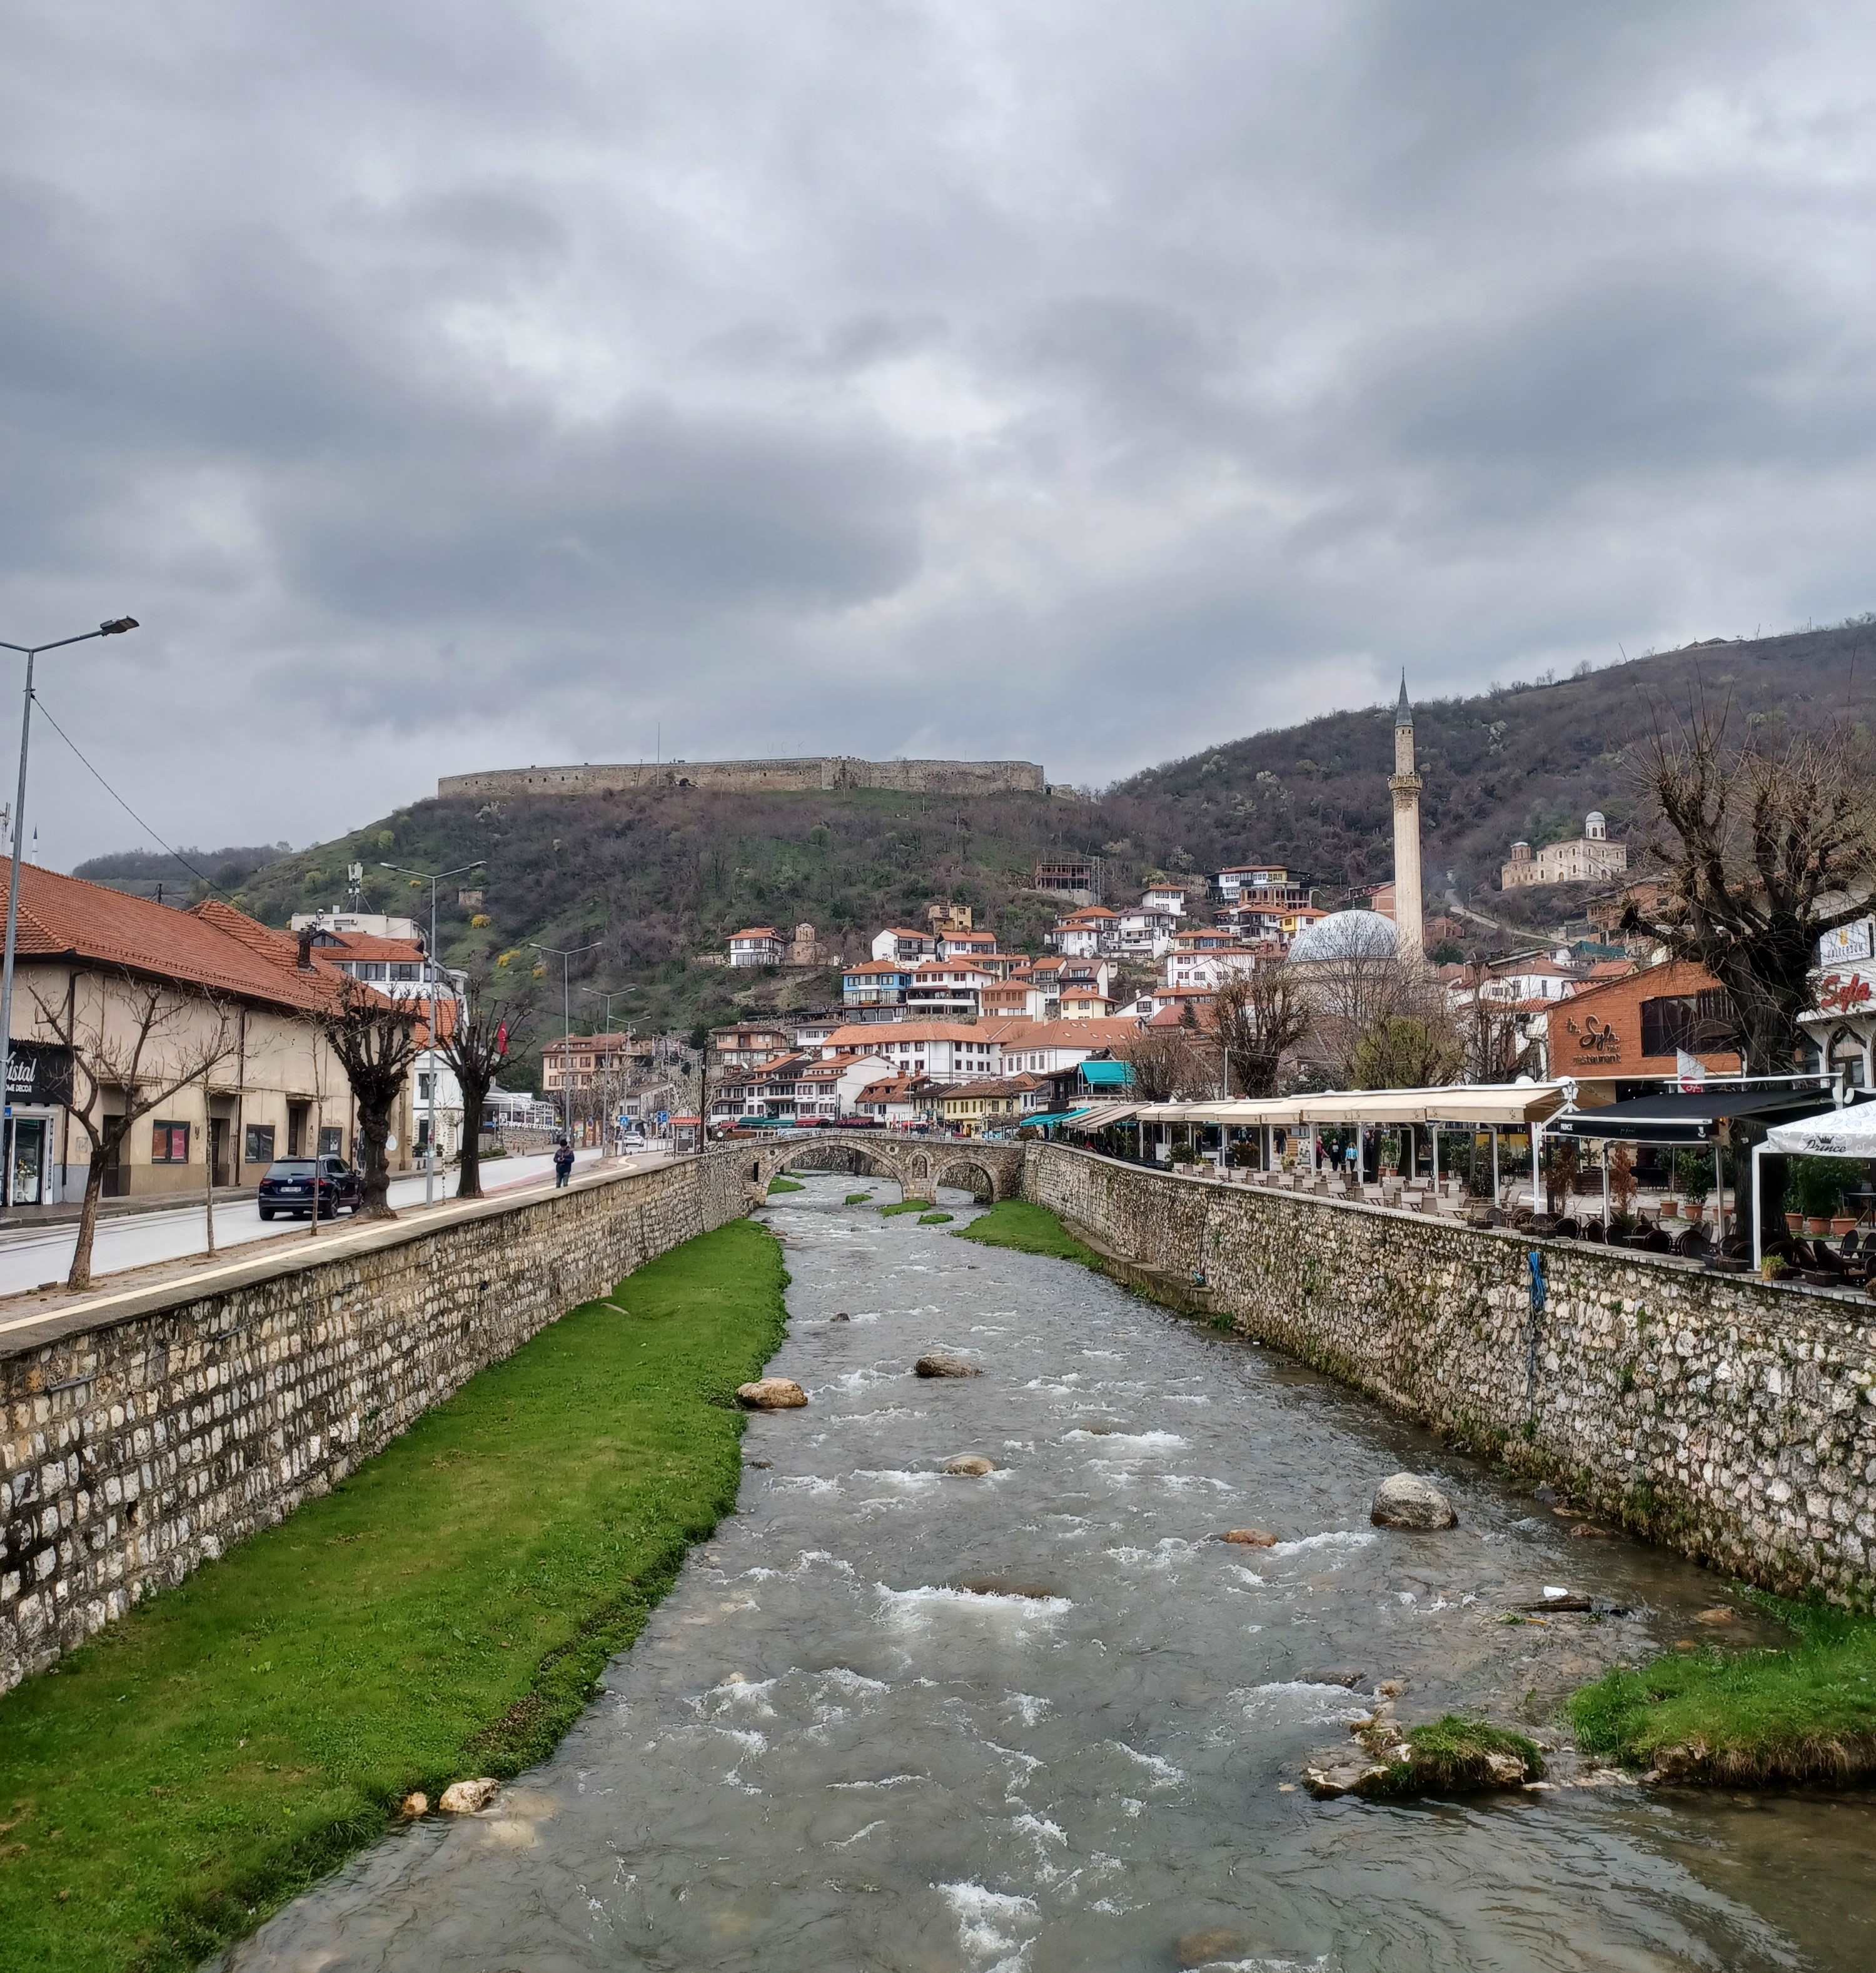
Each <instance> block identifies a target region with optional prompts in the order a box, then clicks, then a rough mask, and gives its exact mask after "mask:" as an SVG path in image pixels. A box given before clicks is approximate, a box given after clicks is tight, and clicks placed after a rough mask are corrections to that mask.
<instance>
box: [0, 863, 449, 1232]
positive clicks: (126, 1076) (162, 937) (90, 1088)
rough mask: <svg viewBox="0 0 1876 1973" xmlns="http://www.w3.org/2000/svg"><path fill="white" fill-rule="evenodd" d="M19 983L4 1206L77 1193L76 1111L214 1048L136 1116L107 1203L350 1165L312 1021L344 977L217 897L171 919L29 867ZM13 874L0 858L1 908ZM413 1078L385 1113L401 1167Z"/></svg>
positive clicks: (141, 1085)
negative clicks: (324, 1156)
mask: <svg viewBox="0 0 1876 1973" xmlns="http://www.w3.org/2000/svg"><path fill="white" fill-rule="evenodd" d="M20 877H21V882H20V910H19V939H18V961H17V967H16V973H15V985H14V993H13V1020H12V1042H13V1047H14V1049H15V1054H14V1055H13V1058H12V1059H11V1062H10V1064H9V1068H8V1085H9V1088H10V1093H11V1098H12V1108H13V1112H14V1118H13V1124H12V1127H11V1131H10V1133H9V1135H8V1144H7V1147H6V1148H7V1152H8V1155H7V1157H6V1160H5V1173H6V1178H7V1197H8V1199H9V1200H10V1202H11V1204H13V1205H14V1206H39V1205H54V1204H57V1203H58V1202H61V1201H63V1200H70V1199H77V1198H78V1197H79V1196H80V1195H81V1194H82V1193H83V1189H84V1185H85V1179H86V1175H87V1171H88V1170H89V1167H90V1138H89V1137H87V1134H86V1132H85V1130H84V1129H83V1127H82V1125H80V1124H79V1123H78V1122H77V1121H76V1116H75V1112H74V1105H76V1106H77V1109H79V1110H83V1111H86V1112H87V1114H91V1115H93V1117H94V1118H101V1117H109V1116H111V1115H113V1114H115V1115H118V1116H123V1115H125V1114H128V1111H129V1108H131V1107H132V1106H133V1105H134V1104H136V1103H137V1102H138V1101H139V1100H140V1098H139V1094H133V1091H135V1092H141V1093H142V1094H148V1093H149V1092H151V1091H157V1090H161V1089H162V1088H164V1086H165V1085H166V1084H169V1083H170V1082H172V1081H175V1080H176V1079H177V1078H178V1076H179V1075H182V1074H183V1073H185V1072H186V1071H188V1069H189V1068H192V1066H195V1065H201V1063H202V1062H204V1061H205V1058H207V1057H208V1056H209V1055H214V1056H215V1057H216V1058H215V1059H214V1060H213V1061H212V1062H208V1066H207V1067H206V1068H205V1069H203V1070H202V1071H201V1073H199V1074H198V1075H195V1076H194V1077H193V1078H192V1079H191V1080H189V1081H188V1082H186V1083H185V1085H183V1086H182V1087H181V1088H177V1089H176V1090H175V1091H174V1093H173V1094H168V1095H166V1096H165V1097H164V1098H163V1100H162V1102H161V1103H160V1104H158V1105H157V1106H156V1108H154V1109H152V1110H151V1111H149V1113H148V1114H146V1115H143V1116H142V1117H139V1118H138V1120H137V1121H136V1123H135V1124H133V1126H132V1127H131V1128H130V1130H129V1133H128V1134H127V1135H126V1137H125V1138H124V1140H123V1144H121V1146H120V1149H119V1153H118V1156H117V1158H116V1162H115V1163H114V1164H113V1166H112V1168H111V1169H110V1170H108V1171H106V1173H105V1175H104V1196H105V1197H106V1198H107V1199H111V1198H140V1197H145V1196H160V1195H162V1194H164V1193H184V1194H200V1193H201V1191H202V1189H203V1188H204V1185H205V1181H206V1180H208V1179H209V1178H210V1177H211V1176H212V1178H213V1181H214V1183H216V1184H218V1185H255V1184H258V1183H259V1182H260V1179H261V1176H262V1175H263V1174H264V1173H265V1171H266V1170H267V1166H268V1165H269V1164H270V1163H272V1162H273V1160H274V1159H276V1158H277V1157H293V1156H311V1155H313V1153H315V1152H316V1151H322V1150H323V1151H329V1152H332V1153H336V1155H339V1156H340V1157H345V1158H347V1159H349V1160H353V1161H355V1126H356V1114H355V1108H354V1105H353V1102H352V1091H351V1088H350V1086H349V1084H348V1083H347V1081H346V1080H345V1070H344V1068H342V1066H341V1065H340V1064H339V1059H338V1058H337V1057H336V1055H334V1054H333V1052H332V1049H331V1047H330V1045H329V1043H328V1042H326V1039H325V1037H324V1036H323V1035H322V1033H321V1032H320V1030H319V1026H318V1023H317V1022H316V1018H315V1016H316V1014H317V1013H319V1011H320V1010H321V1009H323V1008H326V1007H328V1006H330V1005H331V1004H332V1003H333V1001H334V1000H335V999H336V996H337V995H338V994H339V992H340V991H341V990H342V980H341V977H340V976H339V974H338V973H336V972H335V971H334V970H332V968H331V967H329V966H327V965H326V964H324V962H322V960H319V959H318V958H317V957H315V956H314V955H313V954H312V952H311V951H310V950H309V945H308V944H307V943H306V941H305V940H304V939H303V938H302V939H296V938H295V937H293V935H292V934H290V933H287V932H281V931H271V930H270V929H269V928H267V926H265V925H263V924H259V923H257V921H255V920H254V919H252V918H247V917H245V916H244V915H243V914H242V913H241V912H240V911H236V910H234V908H232V907H231V906H229V905H222V904H218V903H214V902H212V901H211V902H209V903H205V904H201V905H196V906H195V907H194V908H193V909H192V910H189V911H173V910H172V909H170V908H169V907H168V906H166V905H159V904H156V903H154V902H152V901H150V900H149V899H147V898H133V897H128V896H126V895H124V894H123V892H118V891H112V890H107V889H106V888H103V886H102V885H97V884H87V883H84V882H80V880H79V879H77V878H74V877H65V876H61V875H59V874H58V873H57V872H55V871H51V870H42V869H37V868H35V867H34V866H33V865H27V866H25V868H24V869H22V870H21V873H20ZM6 888H7V875H6V872H5V869H3V868H0V908H4V900H5V893H6ZM391 1132H392V1137H393V1149H392V1151H391V1167H392V1169H393V1170H408V1168H409V1166H410V1165H411V1147H412V1145H413V1144H414V1130H413V1129H412V1127H411V1085H408V1084H407V1085H406V1087H405V1090H404V1095H403V1097H402V1098H401V1100H400V1103H399V1106H398V1110H397V1111H396V1112H395V1114H394V1116H393V1118H392V1123H391Z"/></svg>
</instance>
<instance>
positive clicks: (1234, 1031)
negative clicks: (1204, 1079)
mask: <svg viewBox="0 0 1876 1973" xmlns="http://www.w3.org/2000/svg"><path fill="white" fill-rule="evenodd" d="M1212 1018H1213V1022H1214V1024H1215V1026H1216V1031H1217V1033H1218V1036H1219V1040H1220V1045H1221V1046H1222V1047H1223V1051H1224V1056H1225V1059H1226V1062H1229V1064H1230V1066H1231V1073H1232V1075H1233V1078H1235V1079H1236V1082H1237V1085H1238V1088H1239V1091H1241V1092H1242V1094H1244V1095H1246V1096H1253V1097H1259V1096H1274V1095H1275V1094H1276V1093H1277V1079H1278V1075H1280V1074H1281V1072H1282V1067H1283V1062H1284V1058H1285V1057H1286V1056H1287V1055H1289V1054H1290V1052H1291V1051H1292V1049H1295V1047H1296V1045H1297V1044H1298V1042H1301V1040H1302V1039H1303V1037H1304V1036H1305V1035H1306V1034H1308V1032H1309V1023H1310V1006H1309V1001H1308V996H1307V995H1306V994H1305V991H1304V989H1303V983H1302V980H1301V976H1300V975H1299V974H1298V972H1297V970H1296V969H1295V967H1292V966H1290V965H1288V964H1284V963H1282V962H1278V963H1276V964H1272V965H1268V966H1259V967H1257V968H1256V970H1254V971H1252V972H1251V973H1248V974H1233V976H1232V977H1230V978H1229V979H1228V980H1226V981H1225V983H1223V986H1220V988H1219V990H1218V996H1217V998H1216V1000H1214V1001H1213V1003H1212ZM1226 1093H1227V1094H1229V1091H1227V1092H1226Z"/></svg>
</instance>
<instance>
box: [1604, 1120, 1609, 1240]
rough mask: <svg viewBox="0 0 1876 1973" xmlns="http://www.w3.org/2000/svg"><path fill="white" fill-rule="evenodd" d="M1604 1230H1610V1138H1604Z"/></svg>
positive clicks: (1605, 1234) (1606, 1231)
mask: <svg viewBox="0 0 1876 1973" xmlns="http://www.w3.org/2000/svg"><path fill="white" fill-rule="evenodd" d="M1608 1232H1609V1140H1608V1139H1607V1138H1606V1137H1605V1138H1604V1139H1603V1234H1604V1236H1605V1237H1606V1236H1607V1235H1608Z"/></svg>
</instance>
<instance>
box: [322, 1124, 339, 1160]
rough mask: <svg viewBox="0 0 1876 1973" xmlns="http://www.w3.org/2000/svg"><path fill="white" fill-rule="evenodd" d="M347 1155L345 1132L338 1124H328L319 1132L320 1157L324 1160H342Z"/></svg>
mask: <svg viewBox="0 0 1876 1973" xmlns="http://www.w3.org/2000/svg"><path fill="white" fill-rule="evenodd" d="M319 1156H320V1157H322V1158H342V1157H344V1156H345V1132H344V1131H343V1130H341V1129H340V1128H339V1126H338V1125H337V1124H327V1125H326V1127H324V1128H323V1129H322V1130H320V1132H319Z"/></svg>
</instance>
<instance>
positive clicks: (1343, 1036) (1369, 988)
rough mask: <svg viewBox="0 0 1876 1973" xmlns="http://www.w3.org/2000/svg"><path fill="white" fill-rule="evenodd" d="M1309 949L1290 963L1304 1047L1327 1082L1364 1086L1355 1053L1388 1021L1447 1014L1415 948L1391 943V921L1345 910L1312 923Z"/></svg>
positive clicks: (1438, 988) (1441, 990)
mask: <svg viewBox="0 0 1876 1973" xmlns="http://www.w3.org/2000/svg"><path fill="white" fill-rule="evenodd" d="M1291 964H1292V965H1293V966H1295V967H1296V969H1297V970H1298V974H1299V976H1300V980H1301V985H1302V988H1303V991H1304V993H1305V995H1306V996H1307V998H1308V1003H1309V1007H1310V1011H1311V1016H1312V1018H1311V1022H1310V1027H1309V1033H1308V1039H1307V1042H1306V1047H1307V1050H1308V1053H1309V1054H1310V1055H1311V1056H1312V1057H1313V1058H1315V1061H1316V1062H1318V1064H1319V1065H1320V1066H1321V1072H1322V1074H1323V1075H1324V1077H1325V1078H1327V1081H1328V1084H1329V1085H1330V1086H1331V1087H1332V1088H1340V1089H1351V1088H1360V1087H1362V1086H1363V1085H1360V1084H1358V1083H1357V1081H1356V1077H1357V1057H1358V1055H1359V1054H1360V1050H1361V1049H1362V1045H1363V1044H1364V1042H1367V1039H1368V1038H1369V1036H1371V1035H1373V1034H1374V1033H1375V1032H1377V1030H1378V1029H1380V1028H1382V1027H1383V1026H1384V1025H1385V1024H1386V1023H1387V1022H1390V1021H1392V1020H1396V1019H1413V1020H1418V1021H1421V1022H1426V1023H1428V1024H1429V1025H1432V1024H1436V1023H1438V1022H1441V1021H1442V1020H1444V1019H1445V1016H1446V994H1445V989H1444V988H1443V987H1442V986H1441V985H1440V983H1439V981H1438V980H1436V978H1435V977H1434V976H1433V974H1432V971H1431V970H1430V969H1429V967H1427V965H1426V963H1425V962H1424V961H1423V960H1421V959H1420V958H1419V957H1418V956H1417V955H1414V954H1402V953H1400V951H1397V950H1396V946H1395V942H1394V928H1393V926H1392V925H1391V924H1389V923H1388V921H1387V919H1385V918H1381V917H1380V916H1378V915H1377V914H1375V913H1373V912H1371V911H1347V912H1342V913H1339V914H1338V915H1337V916H1336V917H1335V918H1333V919H1330V920H1327V921H1324V922H1323V923H1322V924H1319V925H1318V926H1316V927H1315V929H1314V931H1312V932H1311V935H1310V941H1309V944H1308V957H1307V958H1305V959H1303V960H1292V962H1291ZM1372 1056H1373V1050H1372V1049H1371V1050H1370V1057H1371V1058H1372Z"/></svg>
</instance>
